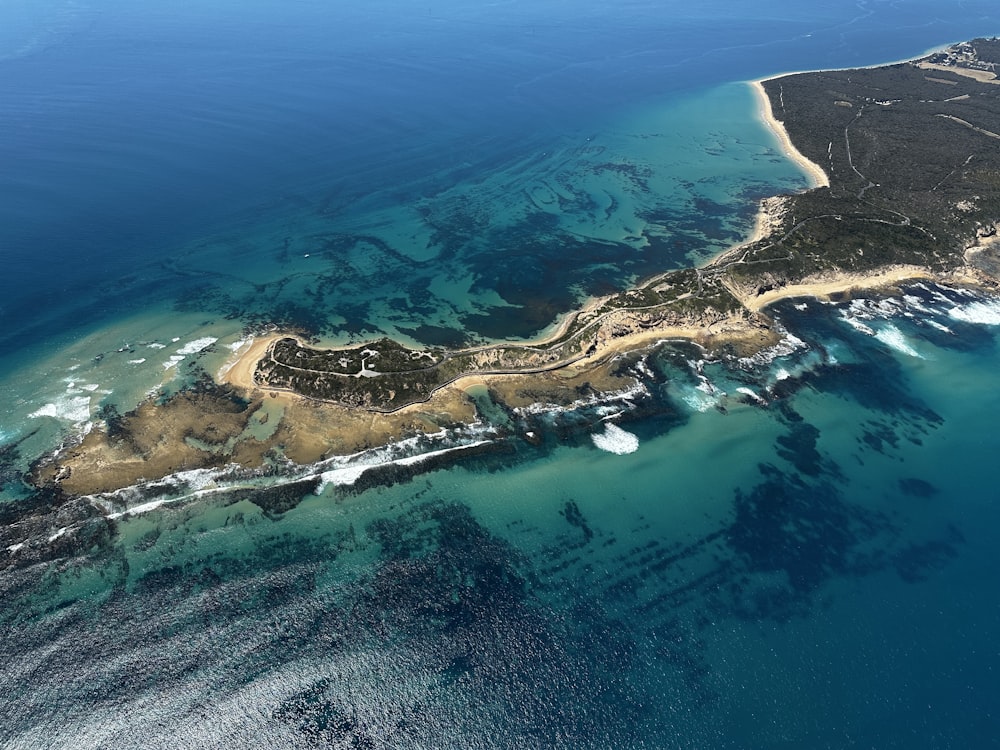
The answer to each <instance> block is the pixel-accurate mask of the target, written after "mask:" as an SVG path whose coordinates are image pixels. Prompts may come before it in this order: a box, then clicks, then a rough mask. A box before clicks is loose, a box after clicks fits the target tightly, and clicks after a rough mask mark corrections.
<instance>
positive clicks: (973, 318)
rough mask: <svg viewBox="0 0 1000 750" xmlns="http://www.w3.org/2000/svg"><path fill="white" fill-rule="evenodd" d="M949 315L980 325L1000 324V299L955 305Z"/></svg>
mask: <svg viewBox="0 0 1000 750" xmlns="http://www.w3.org/2000/svg"><path fill="white" fill-rule="evenodd" d="M948 315H949V317H951V318H954V319H955V320H961V321H963V322H965V323H979V324H980V325H987V326H996V325H1000V300H994V301H990V302H972V303H970V304H968V305H963V306H961V307H953V308H952V309H951V310H949V311H948Z"/></svg>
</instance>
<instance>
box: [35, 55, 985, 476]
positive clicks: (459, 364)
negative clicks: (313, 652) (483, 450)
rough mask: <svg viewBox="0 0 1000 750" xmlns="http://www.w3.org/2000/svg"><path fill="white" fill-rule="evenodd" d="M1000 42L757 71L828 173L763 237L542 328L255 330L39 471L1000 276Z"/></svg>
mask: <svg viewBox="0 0 1000 750" xmlns="http://www.w3.org/2000/svg"><path fill="white" fill-rule="evenodd" d="M998 65H1000V40H997V39H977V40H974V41H972V42H967V43H963V44H959V45H955V46H953V47H950V48H948V49H947V50H944V51H942V52H938V53H935V54H932V55H929V56H927V57H924V58H920V59H918V60H913V61H910V62H903V63H897V64H893V65H886V66H881V67H873V68H864V69H854V70H840V71H821V72H811V73H797V74H791V75H783V76H780V77H775V78H770V79H766V80H762V81H757V82H753V83H752V86H753V87H754V88H755V90H756V91H757V92H758V94H759V99H760V103H761V107H760V112H761V117H762V118H763V119H764V120H765V121H766V122H767V123H768V124H769V125H770V127H771V128H772V129H773V130H774V132H775V133H776V135H777V136H778V138H779V140H780V141H781V144H782V147H783V149H784V151H785V152H786V153H787V154H788V155H789V156H790V157H791V158H793V159H795V160H796V161H798V162H799V163H800V164H801V165H802V166H803V168H804V169H805V171H806V172H807V173H808V174H809V175H810V176H811V181H812V183H813V185H814V187H812V188H811V189H809V190H807V191H805V192H802V193H799V194H795V195H781V196H775V197H771V198H767V199H765V200H764V201H762V203H761V206H760V211H759V216H758V219H757V225H756V229H755V231H754V233H753V235H752V236H751V237H750V238H749V239H748V240H747V241H746V242H744V243H742V244H740V245H738V246H736V247H733V248H731V249H730V250H728V251H727V252H725V253H723V254H722V255H720V256H719V257H717V258H715V259H714V260H712V261H711V262H709V263H707V264H706V265H703V266H701V267H696V268H685V269H678V270H671V271H667V272H665V273H662V274H659V275H657V276H655V277H653V278H651V279H648V280H646V281H644V282H643V283H641V284H639V285H637V286H636V287H634V288H632V289H629V290H626V291H622V292H620V293H618V294H615V295H612V296H609V297H605V298H602V299H597V300H593V301H591V302H590V303H589V304H587V305H586V306H585V307H584V308H583V309H581V310H578V311H576V312H574V313H571V314H569V315H568V316H566V318H565V319H564V320H563V321H562V324H561V325H560V327H559V328H558V330H557V331H556V332H555V333H553V334H552V335H550V336H549V337H548V338H546V339H545V340H539V341H534V342H531V343H526V344H520V343H519V344H514V343H500V344H492V345H488V346H478V347H474V348H465V349H455V350H449V349H445V348H441V347H429V348H425V349H410V348H407V347H405V346H403V345H402V344H400V343H398V342H395V341H392V340H389V339H382V340H378V341H372V342H369V343H366V344H364V345H361V346H355V347H350V348H343V349H336V350H327V349H317V348H314V347H313V346H310V345H309V344H308V343H307V341H305V340H304V338H305V337H304V336H295V335H292V334H291V333H275V334H270V335H267V336H263V337H258V338H256V339H255V340H254V342H253V344H252V345H251V346H250V347H249V349H248V350H247V351H245V352H244V353H243V354H242V356H241V357H240V359H239V361H237V362H236V363H235V364H234V365H233V366H232V367H231V368H229V369H228V370H227V371H226V372H225V373H224V374H223V375H221V376H220V377H219V378H218V379H217V380H216V381H214V382H203V383H201V384H200V385H199V386H198V387H197V388H195V389H191V390H186V391H182V392H181V393H179V394H177V395H175V396H173V397H171V398H169V399H166V400H164V401H162V402H154V401H150V402H147V403H144V404H142V405H140V406H139V407H138V408H137V409H136V410H135V411H133V412H130V413H129V414H126V415H117V414H112V415H108V418H107V419H106V420H105V422H106V423H105V425H104V427H103V428H102V429H98V430H94V431H92V432H91V433H90V434H89V435H87V436H86V437H85V438H84V440H83V441H82V443H80V444H79V445H76V446H73V447H70V448H67V449H66V450H64V451H63V452H61V453H60V454H59V455H57V456H56V457H54V458H53V459H52V460H50V461H47V462H44V463H42V464H40V465H39V466H37V467H36V468H35V471H34V474H33V481H34V482H35V483H36V485H38V486H49V487H53V486H57V487H59V488H60V489H61V490H62V491H64V492H67V493H71V494H88V493H96V492H104V491H109V490H113V489H116V488H119V487H125V486H129V485H131V484H134V483H136V482H138V481H140V480H141V479H154V478H159V477H164V476H167V475H169V474H171V473H174V472H177V471H180V470H182V469H191V468H205V467H212V466H221V465H226V464H229V463H237V464H240V465H243V466H246V467H249V468H253V467H259V466H261V465H263V464H264V463H266V462H267V461H268V460H273V459H274V458H276V457H280V458H281V459H283V460H291V461H293V462H296V463H308V462H313V461H317V460H320V459H323V458H327V457H329V456H331V455H338V454H346V453H351V452H354V451H357V450H360V449H363V448H366V447H371V446H375V445H380V444H384V443H386V442H387V441H391V440H394V439H398V438H402V437H405V436H409V435H414V434H418V433H420V432H435V431H438V430H440V429H441V428H442V427H445V426H449V425H453V424H457V423H466V422H471V421H473V420H475V419H476V416H477V403H476V401H475V400H474V399H473V398H472V397H471V396H470V395H469V393H470V392H475V389H474V388H473V387H474V386H480V387H482V386H486V388H487V389H488V391H489V393H490V397H491V399H492V400H493V401H494V402H495V403H497V404H500V405H502V406H504V407H509V408H516V407H520V406H527V405H530V404H533V403H537V402H547V403H562V404H567V403H572V402H573V401H574V400H576V399H579V398H580V397H581V395H586V394H593V393H595V392H596V393H608V392H613V391H616V390H623V389H625V388H627V387H629V385H630V384H631V383H632V380H631V376H629V375H628V374H627V373H626V372H624V371H623V369H622V368H620V367H618V366H616V364H615V361H616V357H618V355H620V354H622V353H625V352H630V351H635V350H639V349H642V348H644V347H648V346H650V345H652V344H654V343H656V342H659V341H663V340H670V339H685V340H689V341H692V342H694V343H696V344H698V345H700V346H702V347H704V348H705V349H707V350H709V351H711V352H713V353H715V354H718V355H723V356H725V355H727V354H728V355H730V356H743V355H746V354H749V353H752V352H754V351H758V350H760V349H762V348H765V347H767V346H769V345H772V344H773V343H775V342H776V341H777V339H778V332H777V331H776V326H775V324H774V321H773V320H772V319H771V318H770V317H769V316H768V315H767V313H766V308H767V306H768V305H770V304H772V303H773V302H775V301H777V300H779V299H782V298H787V297H794V296H831V295H846V294H850V293H851V292H852V291H853V290H859V289H882V288H892V287H894V286H896V285H898V284H900V283H902V282H905V281H907V280H915V279H930V280H937V281H943V282H949V283H954V284H964V285H972V286H977V287H980V288H987V289H996V288H997V286H998V279H1000V245H998V244H996V242H995V240H996V237H997V225H998V222H1000V132H997V131H998V126H997V123H1000V85H998V84H1000V78H998V77H997V69H998Z"/></svg>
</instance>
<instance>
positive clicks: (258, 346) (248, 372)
mask: <svg viewBox="0 0 1000 750" xmlns="http://www.w3.org/2000/svg"><path fill="white" fill-rule="evenodd" d="M282 338H285V336H284V335H282V334H279V333H272V334H268V335H267V336H259V337H254V339H253V340H252V341H251V342H250V346H249V347H247V349H246V351H244V352H242V353H241V354H239V355H237V357H236V361H235V362H233V363H232V364H231V365H229V366H228V367H227V368H224V369H223V371H222V372H220V373H219V375H218V377H217V380H219V382H221V383H226V384H228V385H235V386H236V387H237V388H244V389H246V390H253V389H254V388H256V387H257V386H256V384H255V383H254V381H253V374H254V371H255V370H256V369H257V363H258V362H260V360H261V358H262V357H263V356H264V353H265V352H266V351H267V349H268V347H269V346H271V344H273V343H274V342H275V341H277V340H278V339H282Z"/></svg>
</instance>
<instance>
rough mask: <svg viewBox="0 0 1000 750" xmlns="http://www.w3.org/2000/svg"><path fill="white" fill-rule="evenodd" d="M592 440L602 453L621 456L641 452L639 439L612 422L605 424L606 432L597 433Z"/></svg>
mask: <svg viewBox="0 0 1000 750" xmlns="http://www.w3.org/2000/svg"><path fill="white" fill-rule="evenodd" d="M590 439H591V440H593V441H594V445H596V446H597V447H598V448H600V449H601V450H602V451H607V452H608V453H616V454H618V455H619V456H624V455H625V454H626V453H635V452H636V451H637V450H639V438H638V437H636V436H635V435H633V434H632V433H631V432H627V431H626V430H623V429H622V428H621V427H619V426H618V425H616V424H612V423H611V422H605V423H604V432H596V433H594V434H593V435H591V436H590Z"/></svg>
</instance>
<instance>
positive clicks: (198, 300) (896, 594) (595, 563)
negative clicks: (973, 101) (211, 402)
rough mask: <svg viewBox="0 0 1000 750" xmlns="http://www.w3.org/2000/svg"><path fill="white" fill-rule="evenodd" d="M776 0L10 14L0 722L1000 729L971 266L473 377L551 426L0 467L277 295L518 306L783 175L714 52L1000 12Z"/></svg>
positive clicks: (468, 728)
mask: <svg viewBox="0 0 1000 750" xmlns="http://www.w3.org/2000/svg"><path fill="white" fill-rule="evenodd" d="M800 5H801V4H792V3H783V2H774V3H769V4H766V5H765V6H760V5H758V6H756V7H754V8H753V9H752V12H751V11H748V10H747V9H745V8H743V7H742V6H738V5H735V4H732V3H728V2H719V3H715V4H711V5H709V6H705V5H702V6H699V7H698V8H697V9H694V8H689V9H680V8H675V7H664V6H663V5H662V4H659V3H657V4H651V3H642V2H621V3H615V4H610V5H598V4H586V3H584V4H583V5H578V6H574V11H573V13H572V14H569V13H567V12H566V10H565V8H563V7H562V6H561V4H558V3H533V4H531V5H530V6H528V5H522V4H520V3H517V2H514V3H507V4H503V5H496V6H490V7H488V8H473V7H471V6H467V5H466V4H463V3H459V2H453V3H447V4H445V5H443V6H437V7H434V8H420V9H416V8H409V7H405V6H403V5H401V4H396V3H391V2H389V3H383V4H377V5H374V6H364V7H363V8H359V9H357V10H353V11H347V10H340V9H336V10H332V9H330V8H328V7H327V6H326V5H324V4H321V3H312V2H304V3H298V4H295V5H294V6H287V7H286V6H282V7H281V8H278V7H277V5H275V4H272V3H267V2H264V3H257V4H254V5H253V6H252V7H245V6H243V5H240V6H236V5H235V4H227V3H221V2H220V3H217V4H215V5H213V6H212V8H210V9H209V8H204V7H199V8H194V7H192V8H189V9H183V8H178V7H167V6H166V5H160V4H155V3H154V4H149V5H148V6H144V8H143V9H142V10H141V12H140V11H138V10H136V9H133V8H131V7H129V6H128V4H125V3H118V2H111V1H110V0H108V1H107V2H92V3H80V2H74V3H65V2H61V0H46V2H43V3H32V4H30V5H29V4H27V3H23V4H15V5H12V6H10V8H8V9H4V11H2V12H3V13H6V16H4V20H9V21H10V23H7V24H0V93H2V97H0V101H2V102H3V103H2V104H0V132H2V134H3V137H2V138H0V161H2V163H3V164H4V169H3V170H0V196H2V198H3V200H2V201H0V219H2V221H0V227H2V229H0V251H2V253H3V258H4V262H5V274H4V276H3V278H2V279H0V284H2V286H0V292H2V301H0V321H2V322H3V324H4V325H3V333H2V334H0V337H2V341H3V355H2V358H0V451H2V452H0V485H2V487H0V496H2V498H3V501H4V502H3V504H2V506H0V509H2V513H3V515H2V519H0V520H2V534H3V536H2V538H0V555H2V557H0V560H2V563H3V570H2V572H0V628H2V636H3V637H2V638H0V673H2V675H3V678H4V679H3V680H0V706H2V709H0V715H2V716H3V717H4V721H3V722H0V738H2V744H4V745H5V746H10V747H81V746H84V747H110V746H123V745H124V746H142V747H164V748H167V747H195V746H197V747H222V746H226V747H232V746H247V747H251V746H254V747H273V746H280V747H316V746H321V747H326V746H329V747H446V746H461V747H574V748H576V747H595V748H596V747H612V746H614V747H657V748H660V747H732V748H778V747H783V748H784V747H808V748H816V747H855V746H858V747H907V748H914V747H934V748H941V747H990V746H995V744H996V732H995V729H994V727H995V723H996V717H995V709H994V706H995V704H996V698H997V688H996V685H995V679H993V675H994V674H995V673H996V670H997V669H998V667H1000V665H998V659H1000V656H998V653H997V649H996V646H995V644H994V643H993V636H994V634H995V633H996V632H997V628H998V625H1000V623H998V622H997V620H998V618H1000V607H998V601H997V594H996V591H995V588H996V587H995V585H993V583H994V582H995V580H996V576H997V572H998V571H997V568H998V558H997V556H996V553H995V544H994V540H993V537H994V533H993V530H994V529H995V528H996V525H997V520H998V519H997V511H996V502H995V500H996V492H995V490H994V488H993V485H994V482H993V481H992V480H993V477H992V472H991V466H992V464H993V460H992V459H993V456H994V455H995V453H996V449H997V440H996V437H995V429H994V424H993V423H994V421H995V416H996V414H997V413H998V403H997V395H996V393H995V389H994V388H993V387H992V382H993V375H994V373H995V372H996V368H997V365H998V364H1000V363H998V349H997V345H996V340H995V332H996V328H995V326H996V325H997V323H998V321H1000V313H998V307H997V303H996V301H995V300H992V299H989V298H980V297H975V296H968V295H965V294H963V293H960V292H957V291H955V290H947V289H938V288H930V287H914V288H913V289H911V290H909V294H908V296H907V297H905V298H900V300H897V301H895V302H893V301H881V302H879V301H877V300H875V301H868V302H866V301H856V302H854V303H850V304H848V303H845V304H843V305H839V306H831V305H821V304H819V303H816V302H805V303H803V302H800V301H792V302H788V303H783V304H782V305H781V306H780V307H779V308H778V310H777V314H778V316H779V318H780V320H781V321H782V323H783V325H785V327H786V328H787V329H788V331H789V336H788V337H787V338H786V340H785V342H784V343H783V345H782V347H781V348H780V349H778V350H776V351H774V352H771V353H770V354H769V355H768V356H767V357H762V358H759V359H757V360H755V361H745V362H738V361H730V362H705V361H703V355H702V353H701V352H699V351H698V350H697V349H695V348H692V347H690V346H685V345H680V344H678V345H669V346H665V347H662V348H661V349H660V350H658V351H656V352H653V353H651V354H648V355H646V356H643V357H642V358H639V357H635V358H629V359H627V360H623V363H622V366H623V367H627V368H632V369H633V370H634V371H635V372H636V373H637V374H638V376H639V379H640V381H641V383H642V387H641V388H639V389H637V390H636V391H634V392H632V393H628V394H622V395H620V396H619V397H618V398H616V399H609V400H607V401H605V402H603V403H594V402H581V403H580V404H579V405H578V406H577V408H575V409H572V410H568V411H567V410H554V409H548V410H546V409H544V408H541V409H538V410H535V411H533V412H525V413H521V414H515V415H507V414H503V413H501V412H499V411H497V410H496V409H491V408H489V404H488V403H486V401H485V400H484V401H483V414H484V419H485V420H487V422H488V421H489V420H491V419H492V420H494V421H497V422H503V423H505V424H506V425H508V426H509V425H510V424H515V425H516V427H517V430H515V433H516V434H524V433H527V432H531V433H532V435H533V436H534V438H535V439H534V440H532V441H531V442H528V441H524V440H521V439H519V438H516V437H512V438H506V439H495V438H494V437H493V436H492V433H491V430H490V425H489V424H484V425H481V426H478V427H476V428H474V429H470V430H466V431H455V432H452V433H450V434H443V435H441V436H438V437H437V438H435V439H434V440H431V441H427V442H425V443H421V444H416V445H403V446H398V447H395V448H393V449H392V450H389V451H381V452H373V453H370V454H366V455H362V456H358V457H355V458H352V459H350V460H346V461H333V462H331V463H328V464H326V465H322V466H317V467H297V468H289V469H287V470H283V471H278V472H276V473H275V474H274V475H272V476H266V477H260V476H253V477H248V476H246V475H245V474H243V473H241V472H238V471H235V472H233V471H229V472H226V471H223V472H218V473H215V474H191V475H185V476H180V477H175V478H174V479H173V480H172V481H171V482H168V483H164V484H161V485H158V486H154V487H146V488H137V489H135V490H132V491H130V492H126V493H121V494H118V495H116V496H113V497H105V498H97V499H95V502H93V503H90V504H83V505H75V506H72V508H70V507H66V508H62V509H57V508H53V507H51V505H50V501H51V498H47V497H46V496H44V495H39V494H34V493H32V492H31V491H30V489H29V488H28V487H26V486H25V485H24V484H23V482H22V481H21V479H20V477H21V474H22V473H23V472H24V470H25V469H26V468H27V466H28V465H29V464H30V462H31V461H33V460H35V459H36V458H38V457H39V456H42V455H44V454H45V453H47V452H49V451H51V450H53V449H55V448H56V447H57V446H58V445H59V444H60V442H61V441H62V440H64V439H67V438H72V436H73V435H75V434H78V432H79V431H80V430H81V429H86V426H87V424H88V423H89V422H91V421H92V420H93V419H94V417H95V415H96V414H97V412H98V410H99V409H100V408H101V407H103V406H105V405H108V404H114V405H115V406H117V407H118V408H120V409H127V408H130V407H131V406H133V405H134V404H136V403H138V402H139V401H141V400H142V399H143V398H145V397H147V395H148V394H150V393H156V392H160V391H161V390H162V391H166V392H170V391H172V390H174V389H176V388H178V387H181V386H182V385H183V384H184V383H185V382H188V381H190V380H191V379H194V378H196V377H198V375H199V374H200V373H202V372H208V373H216V372H218V371H219V369H220V368H223V367H224V366H225V364H226V362H227V361H228V360H229V359H231V357H232V356H233V354H234V353H235V352H236V351H238V350H239V348H240V347H241V346H244V345H245V341H246V336H247V332H248V331H249V330H252V329H255V328H259V327H261V326H265V325H268V324H279V325H297V326H302V327H305V328H307V329H308V330H309V331H311V332H312V333H314V334H315V335H317V336H318V337H320V338H322V339H324V340H326V341H331V342H345V341H352V340H360V339H364V338H366V337H368V336H373V335H380V334H382V333H389V334H392V335H395V336H399V337H400V338H403V339H404V340H409V341H414V342H421V343H425V344H427V343H459V342H461V341H478V340H491V339H498V338H510V339H518V338H524V337H529V336H532V335H533V334H535V333H537V332H539V331H544V330H545V329H546V328H547V327H549V326H551V325H553V324H554V322H555V321H556V320H557V318H558V315H559V314H560V313H561V312H564V311H566V310H568V309H571V308H572V307H573V306H575V305H576V304H578V303H579V302H580V301H581V300H582V299H585V298H586V297H587V296H589V295H594V294H601V293H603V292H606V291H609V290H612V289H619V288H622V287H623V286H626V285H628V284H629V283H631V282H633V281H634V280H635V279H637V278H641V277H644V276H646V275H649V274H651V273H653V272H655V271H658V270H662V269H664V268H669V267H675V266H679V265H685V264H689V263H691V262H697V261H699V260H703V259H704V258H706V257H710V256H711V255H712V254H714V253H716V252H718V251H719V250H720V249H722V248H725V247H727V246H728V245H729V244H731V243H732V242H734V241H737V240H738V239H739V238H740V237H741V236H744V235H745V234H746V233H747V232H748V231H749V228H750V223H751V221H752V214H753V211H754V208H755V205H756V201H757V200H758V199H759V198H760V197H762V196H764V195H769V194H773V193H776V192H781V191H788V190H796V189H801V188H802V187H804V186H805V184H806V183H805V180H804V178H803V176H802V175H801V174H799V173H798V172H797V170H796V169H795V168H794V167H793V165H791V164H789V163H788V162H787V161H786V160H785V159H784V158H783V157H781V155H780V152H779V150H778V147H777V144H776V143H775V141H774V139H773V137H772V136H771V135H770V134H769V133H767V132H766V130H764V129H763V127H762V126H761V125H760V124H759V123H758V122H757V120H756V118H755V116H754V110H755V106H756V105H755V103H754V102H753V99H752V97H751V96H750V92H749V90H748V89H747V87H745V86H744V85H742V84H739V83H732V82H733V81H738V80H741V79H745V78H750V77H755V76H762V75H767V74H774V73H777V72H780V71H782V70H789V69H800V68H819V67H842V66H846V65H853V64H871V63H876V62H880V61H883V60H891V59H897V58H901V57H906V56H910V55H914V54H918V53H920V52H921V51H923V50H925V49H927V48H930V47H932V46H935V45H940V44H943V43H946V42H949V41H953V40H958V39H963V38H969V37H972V36H976V35H982V34H990V33H994V32H995V31H996V29H997V26H998V23H997V22H998V20H1000V19H998V18H997V16H996V12H995V10H993V9H992V6H990V5H989V4H985V3H979V4H977V3H965V4H963V6H962V7H961V9H958V10H955V9H951V10H949V12H948V13H947V14H944V13H942V10H941V8H940V7H939V4H938V5H935V4H931V3H923V2H913V1H910V2H903V3H891V4H890V3H880V2H874V3H865V4H860V5H852V6H842V5H836V4H835V5H829V6H823V7H805V8H803V7H800ZM942 15H946V16H947V18H942V17H941V16H942ZM479 398H481V399H488V394H480V395H479ZM461 446H472V447H466V448H465V449H463V450H462V451H457V452H452V453H449V454H446V455H445V456H444V457H442V456H440V455H438V454H436V453H435V452H436V451H439V450H443V449H447V448H455V447H461ZM425 454H429V455H430V457H429V458H426V459H424V460H423V461H422V462H421V461H418V460H416V459H414V458H413V456H414V455H418V456H419V455H425ZM365 467H371V468H368V469H367V471H365ZM320 485H322V487H323V489H321V490H319V491H318V492H317V489H318V488H319V487H320ZM127 509H132V510H133V511H136V510H144V511H145V512H137V513H135V514H133V515H127V514H125V511H126V510H127Z"/></svg>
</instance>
